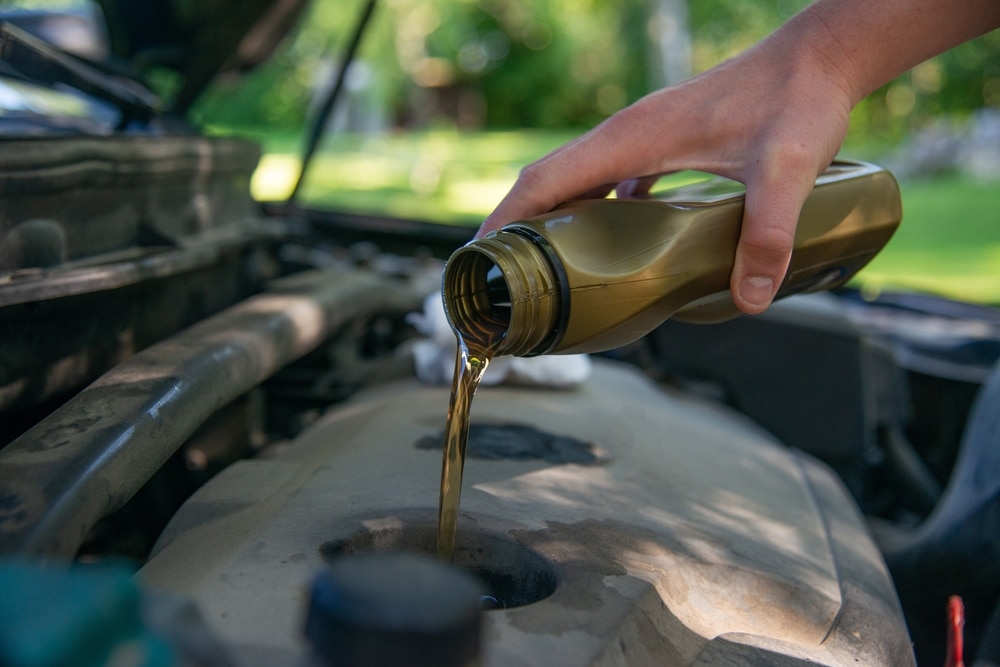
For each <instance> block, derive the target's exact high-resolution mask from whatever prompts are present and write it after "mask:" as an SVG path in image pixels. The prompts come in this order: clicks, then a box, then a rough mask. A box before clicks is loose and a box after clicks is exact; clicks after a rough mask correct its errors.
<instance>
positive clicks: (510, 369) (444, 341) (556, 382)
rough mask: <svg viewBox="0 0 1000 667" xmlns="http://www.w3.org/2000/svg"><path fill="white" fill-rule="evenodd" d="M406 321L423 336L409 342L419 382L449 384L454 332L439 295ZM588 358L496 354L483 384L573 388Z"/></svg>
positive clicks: (587, 370)
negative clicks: (420, 338) (499, 355)
mask: <svg viewBox="0 0 1000 667" xmlns="http://www.w3.org/2000/svg"><path fill="white" fill-rule="evenodd" d="M407 320H408V321H409V322H410V323H411V324H412V325H413V326H414V328H415V329H416V330H417V331H418V332H419V333H420V334H421V335H423V336H425V338H424V339H422V340H418V341H417V342H416V343H414V345H413V365H414V367H415V368H416V372H417V377H418V378H420V381H421V382H425V383H427V384H436V385H441V384H444V385H449V384H451V378H452V374H453V373H454V372H455V351H456V349H457V347H458V343H457V342H456V339H455V332H454V331H452V330H451V326H450V325H449V324H448V318H447V316H445V314H444V304H443V303H442V301H441V294H440V293H438V292H435V293H434V294H431V295H429V296H428V297H427V298H426V299H424V312H422V313H410V315H409V317H408V318H407ZM590 371H591V365H590V357H589V356H587V355H586V354H559V355H552V356H541V357H510V356H503V357H497V358H495V359H493V360H492V361H490V365H489V367H488V368H487V369H486V375H484V376H483V379H482V384H483V385H497V384H501V383H504V382H508V383H511V384H520V385H536V386H540V387H552V388H556V389H566V388H570V387H575V386H576V385H578V384H580V383H581V382H583V381H584V380H586V379H587V378H588V377H589V376H590Z"/></svg>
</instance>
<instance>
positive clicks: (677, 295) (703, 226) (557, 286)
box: [442, 161, 902, 356]
mask: <svg viewBox="0 0 1000 667" xmlns="http://www.w3.org/2000/svg"><path fill="white" fill-rule="evenodd" d="M743 203H744V193H743V190H742V186H739V184H736V183H734V182H732V181H727V180H725V179H718V180H717V181H715V182H712V183H710V184H708V185H704V184H703V185H700V186H695V187H693V188H678V189H676V190H673V191H669V192H667V193H666V195H654V196H653V197H650V198H647V199H595V200H583V201H578V202H574V203H570V204H567V205H565V206H563V207H560V208H558V209H556V210H554V211H552V212H550V213H547V214H544V215H541V216H537V217H534V218H530V219H527V220H523V221H519V222H514V223H511V224H508V225H506V226H504V227H503V228H501V229H500V230H498V231H497V232H495V233H491V234H490V235H488V236H486V237H484V238H481V239H476V240H474V241H472V242H470V243H468V244H467V245H465V246H463V247H462V248H459V249H458V250H457V251H455V253H454V254H453V255H452V256H451V258H450V259H449V260H448V263H447V265H446V267H445V272H444V278H443V283H442V291H443V297H444V304H445V311H446V312H447V315H448V320H449V322H450V323H451V326H452V328H453V329H454V330H455V331H456V333H457V334H458V335H459V336H460V337H461V338H463V339H464V340H465V342H466V343H468V344H469V345H470V346H478V347H480V348H488V349H490V350H492V352H493V353H494V354H496V355H498V356H499V355H503V354H511V355H515V356H535V355H540V354H558V353H565V354H569V353H579V352H599V351H602V350H608V349H613V348H616V347H619V346H621V345H624V344H626V343H630V342H632V341H634V340H637V339H639V338H640V337H642V336H643V335H645V334H646V333H648V332H649V331H650V330H652V329H653V328H654V327H656V326H657V325H659V324H660V323H662V322H663V321H664V320H666V319H667V318H669V317H673V318H675V319H678V320H682V321H688V322H719V321H723V320H726V319H729V318H732V317H735V316H736V315H738V314H739V311H738V310H737V308H736V306H735V305H734V304H733V301H732V295H731V293H730V291H729V276H730V273H731V272H732V268H733V258H734V256H735V252H736V244H737V241H738V239H739V233H740V224H741V221H742V218H743ZM901 217H902V207H901V204H900V197H899V187H898V185H897V183H896V180H895V179H894V178H893V176H892V175H891V174H890V173H889V172H888V171H886V170H884V169H882V168H881V167H878V166H876V165H872V164H867V163H862V162H846V161H838V162H835V163H834V164H833V165H831V167H830V168H829V169H828V170H827V171H826V172H825V173H824V174H822V175H821V176H820V177H819V178H818V179H817V181H816V185H815V187H814V188H813V191H812V193H811V194H810V196H809V198H808V199H807V200H806V202H805V204H804V206H803V208H802V213H801V215H800V218H799V223H798V227H797V229H796V234H795V242H794V249H793V252H792V258H791V263H790V265H789V267H788V272H787V273H786V275H785V278H784V281H783V282H782V283H781V285H780V286H779V288H778V291H777V296H776V298H781V297H784V296H788V295H791V294H797V293H801V292H813V291H819V290H823V289H830V288H833V287H837V286H839V285H842V284H843V283H845V282H846V281H847V280H848V279H849V278H850V277H851V276H853V275H854V274H855V273H856V272H857V271H858V270H859V269H861V268H862V267H863V266H864V265H865V264H867V263H868V261H869V260H871V258H872V257H874V256H875V254H876V253H878V251H879V250H881V249H882V247H883V246H884V245H885V244H886V242H888V240H889V238H890V237H891V236H892V234H893V232H895V230H896V228H897V227H898V226H899V221H900V219H901Z"/></svg>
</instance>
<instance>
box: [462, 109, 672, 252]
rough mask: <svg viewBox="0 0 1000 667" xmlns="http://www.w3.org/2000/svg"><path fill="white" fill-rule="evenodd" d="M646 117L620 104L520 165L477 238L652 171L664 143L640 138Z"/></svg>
mask: <svg viewBox="0 0 1000 667" xmlns="http://www.w3.org/2000/svg"><path fill="white" fill-rule="evenodd" d="M650 121H651V119H650V118H649V112H648V111H647V110H645V109H639V110H637V109H626V110H624V111H621V112H619V113H617V114H615V115H614V116H612V117H611V118H609V119H608V120H607V121H605V122H604V123H602V124H601V125H598V126H597V127H596V128H594V129H593V130H591V131H590V132H588V133H586V134H584V135H582V136H581V137H579V138H577V139H576V140H574V141H572V142H570V143H568V144H566V145H565V146H563V147H561V148H559V149H557V150H556V151H554V152H553V153H550V154H549V155H547V156H546V157H544V158H542V159H541V160H538V161H537V162H534V163H532V164H530V165H528V166H527V167H525V168H524V169H523V170H522V171H521V174H520V176H519V177H518V179H517V182H516V183H515V184H514V186H513V188H511V190H510V192H508V193H507V196H506V197H504V199H503V200H502V201H501V202H500V204H499V205H498V206H497V208H496V209H495V210H494V211H493V213H491V214H490V215H489V216H488V217H487V218H486V220H485V221H484V222H483V225H482V226H481V227H480V228H479V231H478V232H477V234H476V236H477V238H478V237H481V236H484V235H486V234H487V233H489V232H490V231H493V230H495V229H499V228H500V227H502V226H503V225H505V224H507V223H508V222H512V221H514V220H520V219H523V218H526V217H529V216H532V215H538V214H539V213H544V212H546V211H551V210H552V209H553V208H555V207H556V206H558V205H559V204H561V203H563V202H567V201H571V200H574V199H581V198H592V197H605V196H607V194H608V193H610V192H611V191H612V190H614V189H615V187H616V186H617V185H618V184H619V183H621V182H622V181H624V180H626V179H629V178H631V177H633V176H635V175H636V174H647V173H653V172H655V171H657V167H658V161H659V159H660V158H659V157H658V156H659V155H661V154H663V153H668V154H669V152H670V147H669V146H664V145H662V144H664V143H666V142H661V145H659V146H658V150H653V149H652V148H651V147H650V142H649V141H645V140H644V138H645V137H646V136H647V134H648V130H647V129H646V126H647V125H648V124H649V122H650ZM651 185H652V184H651V183H650V185H649V186H646V189H647V190H648V188H649V187H650V186H651ZM640 187H641V186H640ZM637 191H638V190H637Z"/></svg>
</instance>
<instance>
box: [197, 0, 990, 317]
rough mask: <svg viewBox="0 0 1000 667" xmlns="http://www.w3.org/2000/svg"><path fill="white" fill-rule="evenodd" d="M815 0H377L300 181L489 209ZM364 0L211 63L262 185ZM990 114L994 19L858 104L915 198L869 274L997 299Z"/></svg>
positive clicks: (319, 193) (369, 198)
mask: <svg viewBox="0 0 1000 667" xmlns="http://www.w3.org/2000/svg"><path fill="white" fill-rule="evenodd" d="M806 4H807V3H806V2H802V1H801V0H700V1H699V2H683V1H682V0H631V1H629V0H589V1H588V0H583V1H581V0H450V1H446V0H383V1H382V2H380V3H379V5H378V8H377V10H376V12H375V15H374V18H373V21H372V23H371V25H370V26H369V30H368V32H367V33H366V36H365V39H364V41H363V43H362V47H361V50H360V53H359V57H358V60H357V62H356V63H355V64H354V65H353V66H352V68H351V69H349V70H348V72H347V75H348V76H347V93H348V95H347V99H345V100H343V101H344V102H345V104H343V105H342V106H341V107H340V108H338V112H337V113H336V114H335V115H334V118H333V119H332V120H331V122H330V127H329V128H328V129H329V132H328V133H327V134H328V139H327V140H325V142H324V143H323V145H322V148H321V150H320V152H319V153H318V155H317V157H316V160H315V161H314V163H313V165H312V168H311V169H310V170H309V172H308V174H307V175H306V178H305V180H304V184H303V188H302V190H301V191H300V195H301V196H300V199H301V200H302V201H303V202H304V203H308V204H311V205H318V206H323V207H327V208H330V207H333V208H341V209H348V210H354V211H364V212H379V213H385V214H389V215H394V216H403V217H408V218H419V219H427V220H435V221H443V222H449V223H455V224H468V225H473V226H475V225H478V224H479V221H480V220H481V219H482V218H483V216H485V215H486V214H487V213H489V211H490V210H491V209H492V208H493V206H495V204H496V203H497V202H498V201H499V199H500V198H501V197H502V196H503V194H504V193H505V192H506V191H507V189H508V188H509V187H510V185H511V184H512V183H513V181H514V179H515V178H516V176H517V173H518V170H519V169H520V168H521V167H522V166H523V165H524V164H526V163H528V162H530V161H532V160H534V159H536V158H538V157H540V156H542V155H544V154H546V153H547V152H549V151H550V150H552V149H553V148H555V147H557V146H559V145H560V144H562V143H564V142H565V141H567V140H569V139H571V138H572V137H574V136H576V135H577V134H579V133H580V132H582V131H584V130H586V129H587V128H589V127H591V126H593V125H594V124H596V123H598V122H600V121H601V120H602V119H603V118H605V117H606V116H607V115H609V114H611V113H613V112H614V111H616V110H617V109H620V108H622V107H623V106H625V105H627V104H629V103H630V102H632V101H634V100H636V99H638V98H639V97H641V96H642V95H643V94H645V93H647V92H649V91H650V90H654V89H656V88H658V87H661V86H663V85H666V84H668V83H670V82H672V81H676V80H679V79H680V78H683V77H685V76H687V75H690V74H692V73H697V72H700V71H703V70H705V69H707V68H709V67H711V66H713V65H715V64H716V63H718V62H720V61H722V60H724V59H725V58H727V57H730V56H732V55H734V54H736V53H738V52H739V51H741V50H743V49H744V48H746V47H747V46H749V45H751V44H753V43H754V42H756V41H757V40H759V39H761V38H762V37H764V36H765V35H767V34H768V33H769V32H770V31H771V30H773V29H774V28H775V27H777V26H778V25H779V24H780V23H781V22H782V21H784V20H786V19H787V18H788V17H790V16H792V15H793V14H794V13H795V12H797V11H799V10H800V9H801V8H802V7H804V6H805V5H806ZM361 7H362V2H345V1H343V0H319V1H318V2H316V3H315V4H314V6H313V8H312V9H311V10H310V13H309V15H308V16H307V17H306V19H305V20H304V21H303V22H302V24H301V27H300V30H299V31H298V32H297V33H296V34H294V35H292V36H291V37H290V38H289V39H288V40H287V41H286V43H285V45H284V47H283V49H282V50H281V52H279V53H278V54H277V55H276V57H275V58H274V59H272V61H271V62H270V63H268V64H267V65H265V66H264V67H262V68H259V69H258V70H256V71H255V72H253V73H252V74H251V75H250V76H247V77H242V78H240V79H238V80H237V79H233V80H220V81H218V82H217V84H216V85H215V87H214V88H213V89H212V90H211V91H210V92H209V93H208V94H207V95H205V96H204V97H203V98H202V99H201V100H200V102H199V104H198V106H197V107H196V109H195V118H196V120H197V122H198V123H200V124H201V125H202V126H203V127H205V128H206V129H208V130H209V131H212V132H216V133H221V134H235V133H238V134H243V135H249V136H251V137H252V138H255V139H257V140H259V141H260V142H261V143H262V144H263V146H264V149H265V155H264V158H263V160H262V162H261V165H260V168H259V169H258V172H257V174H256V176H255V178H254V184H253V188H254V193H255V195H256V196H257V197H258V198H261V199H270V200H280V199H283V198H285V197H287V195H288V193H289V192H290V190H291V188H292V186H293V184H294V182H295V180H296V179H297V178H298V175H299V170H300V161H299V155H300V154H301V151H302V147H303V145H304V128H305V127H307V126H308V125H309V124H310V123H311V122H312V119H313V117H314V115H315V112H316V109H317V106H318V103H319V101H320V100H321V99H322V95H323V91H324V90H325V89H326V87H327V86H328V85H329V82H330V80H331V77H332V75H333V73H334V72H336V68H337V67H338V64H339V62H340V58H341V55H342V52H343V49H344V47H345V45H346V43H347V42H348V41H349V36H350V31H351V30H352V28H353V27H354V25H355V24H356V22H357V17H358V15H359V14H360V10H361ZM997 127H1000V32H994V33H991V34H988V35H985V36H983V37H981V38H979V39H977V40H975V41H973V42H970V43H968V44H965V45H963V46H961V47H959V48H957V49H955V50H953V51H951V52H949V53H947V54H944V55H942V56H939V57H938V58H935V59H933V60H931V61H928V62H927V63H924V64H922V65H920V66H918V67H917V68H915V69H914V70H912V71H911V72H908V73H907V74H905V75H903V76H902V77H900V78H899V79H897V80H896V81H893V82H891V83H890V84H888V85H886V86H884V87H883V88H882V89H880V90H878V91H876V92H875V93H873V94H872V95H871V96H870V97H869V98H868V99H866V100H865V101H864V102H862V103H861V104H860V105H859V106H858V107H857V109H856V110H855V112H854V114H853V116H852V124H851V131H850V135H849V137H848V140H847V143H846V144H845V147H844V151H843V153H842V154H843V155H844V156H845V157H854V158H861V159H868V160H872V161H875V162H878V163H880V164H884V165H886V166H888V167H889V168H890V169H892V170H893V172H894V173H896V174H897V176H898V178H899V179H900V181H901V185H902V187H903V193H904V211H905V214H904V223H903V225H902V227H901V228H900V231H899V232H898V233H897V235H896V237H895V238H894V239H893V241H892V242H891V243H890V245H889V247H888V248H887V249H886V250H885V251H884V252H883V253H882V254H881V255H880V256H879V257H878V258H876V260H875V261H874V262H873V263H872V264H871V265H870V266H869V267H868V268H867V269H866V270H865V271H864V272H863V273H862V274H861V276H860V277H859V279H858V281H857V282H858V283H859V284H860V285H862V286H864V287H866V288H868V289H871V290H878V289H882V288H906V289H918V290H922V291H929V292H933V293H939V294H943V295H946V296H950V297H956V298H961V299H965V300H973V301H978V302H982V303H989V304H994V305H998V304H1000V220H998V218H1000V136H994V134H996V132H997V131H1000V130H996V128H997ZM991 132H993V133H994V134H991ZM984 137H985V138H984ZM991 141H992V142H993V143H992V144H991V143H990V142H991ZM991 147H992V151H993V152H992V153H991V152H990V150H991ZM973 149H976V150H978V153H977V154H975V155H973V154H972V153H971V152H970V150H973ZM991 156H992V157H991ZM991 159H992V160H993V162H991Z"/></svg>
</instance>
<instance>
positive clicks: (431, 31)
mask: <svg viewBox="0 0 1000 667" xmlns="http://www.w3.org/2000/svg"><path fill="white" fill-rule="evenodd" d="M361 4H362V3H361V2H352V3H344V2H337V1H336V0H317V2H316V3H315V5H314V7H313V9H312V10H311V13H310V15H309V16H308V18H307V19H306V20H305V21H304V22H303V24H302V26H301V29H300V30H299V31H298V33H297V34H296V35H295V36H294V38H292V39H289V40H288V45H287V48H286V49H285V50H284V51H283V52H282V53H281V54H279V55H278V56H277V57H276V58H275V59H274V61H273V62H271V63H269V64H268V65H266V66H264V67H263V68H261V69H260V71H258V72H257V73H255V74H254V75H253V76H252V77H250V78H248V79H247V80H246V81H242V82H240V83H239V84H234V83H233V82H226V81H221V82H219V85H218V86H217V87H216V89H215V90H213V91H211V92H210V93H209V94H208V95H206V96H205V98H204V99H203V100H202V102H201V104H199V106H198V108H197V111H196V115H197V116H198V117H199V118H200V119H201V120H202V121H203V122H206V123H214V124H226V125H254V126H261V125H271V126H276V127H283V128H286V129H290V128H299V127H302V125H303V123H304V122H305V121H306V119H307V117H308V115H309V111H310V109H311V108H312V106H313V105H314V104H315V97H316V94H317V92H316V91H317V88H319V87H320V86H321V81H322V76H321V74H322V73H326V74H327V75H328V73H329V71H330V65H331V63H333V62H336V61H337V59H338V58H339V57H340V49H342V48H343V45H344V44H345V43H346V42H347V40H348V36H349V32H350V30H351V29H352V28H353V26H354V24H355V22H356V16H357V14H359V12H360V7H361ZM806 4H808V2H807V0H700V1H699V2H689V3H688V22H687V23H688V29H689V33H690V37H691V45H692V46H691V51H692V68H693V70H694V71H695V72H697V71H702V70H705V69H707V68H709V67H711V66H713V65H715V64H717V63H718V62H720V61H722V60H724V59H726V58H728V57H731V56H733V55H735V54H736V53H738V52H739V51H741V50H743V49H744V48H746V47H748V46H750V45H751V44H753V43H755V42H756V41H758V40H760V39H761V38H763V37H764V36H766V35H767V34H768V33H769V32H771V31H772V30H773V29H775V28H776V27H777V26H778V25H780V23H781V22H782V21H784V20H786V19H787V18H789V17H790V16H792V15H793V14H794V13H796V12H797V11H799V10H800V9H802V8H803V7H804V6H805V5H806ZM656 8H657V0H628V1H626V2H621V1H620V0H585V2H582V3H581V2H579V1H574V0H545V1H540V0H384V1H383V2H382V3H380V5H379V7H378V9H377V10H376V18H375V20H374V25H373V26H371V29H370V30H369V33H368V34H367V35H366V38H365V42H364V46H363V49H362V54H361V58H362V60H364V62H365V63H366V65H367V66H368V67H369V68H370V70H371V76H370V77H369V81H370V84H369V85H370V86H371V87H372V88H373V90H371V91H369V94H370V95H372V96H374V98H376V99H377V100H378V105H379V106H380V107H381V108H382V109H383V115H384V117H385V119H386V120H385V122H387V123H389V124H396V125H402V126H408V127H435V126H439V127H440V126H457V127H461V128H491V129H503V128H515V127H536V128H543V127H548V128H576V129H580V128H585V127H589V126H592V125H594V124H595V123H597V122H599V121H600V120H601V119H602V118H604V117H606V116H607V115H608V114H610V113H612V112H614V111H615V110H617V109H619V108H621V107H622V106H625V105H626V104H628V103H629V102H631V101H634V100H635V99H637V98H638V97H640V96H641V95H642V94H644V93H645V92H647V91H649V90H650V89H652V88H653V87H656V86H657V85H658V83H659V82H658V81H656V72H655V70H656V68H655V67H654V66H653V65H652V63H653V60H654V59H655V55H654V54H655V47H654V44H653V42H652V41H651V39H650V38H649V36H650V34H651V33H652V32H653V31H655V30H656V27H655V25H656V24H655V22H654V19H653V18H652V17H653V16H654V10H655V9H656ZM998 56H1000V33H993V34H990V35H986V36H984V37H982V38H980V39H978V40H975V41H973V42H971V43H969V44H966V45H964V46H962V47H960V48H958V49H955V50H953V51H951V52H949V53H947V54H945V55H942V56H939V57H938V58H935V59H933V60H931V61H929V62H927V63H925V64H923V65H921V66H919V67H917V68H915V69H914V70H913V71H912V72H910V73H907V74H906V75H904V76H903V77H901V78H900V79H898V80H897V81H895V82H892V83H891V84H889V85H887V86H885V87H884V88H883V89H881V90H879V91H876V92H875V93H874V94H873V95H871V96H870V97H869V98H868V99H867V100H866V101H865V102H863V103H862V105H860V106H859V108H858V109H857V110H856V112H855V116H854V120H853V127H854V129H853V132H854V134H855V135H857V134H862V135H870V136H875V137H879V138H880V140H883V141H885V140H889V141H893V140H896V139H899V138H900V137H901V136H903V135H904V134H905V133H906V132H907V131H909V130H912V129H914V128H918V127H921V126H923V125H925V124H927V123H928V122H930V121H931V120H932V119H934V118H935V117H937V116H940V115H941V114H948V115H949V116H955V117H961V116H963V115H966V114H968V113H969V112H971V111H972V110H974V109H976V108H979V107H981V106H984V105H993V106H1000V57H998Z"/></svg>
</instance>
